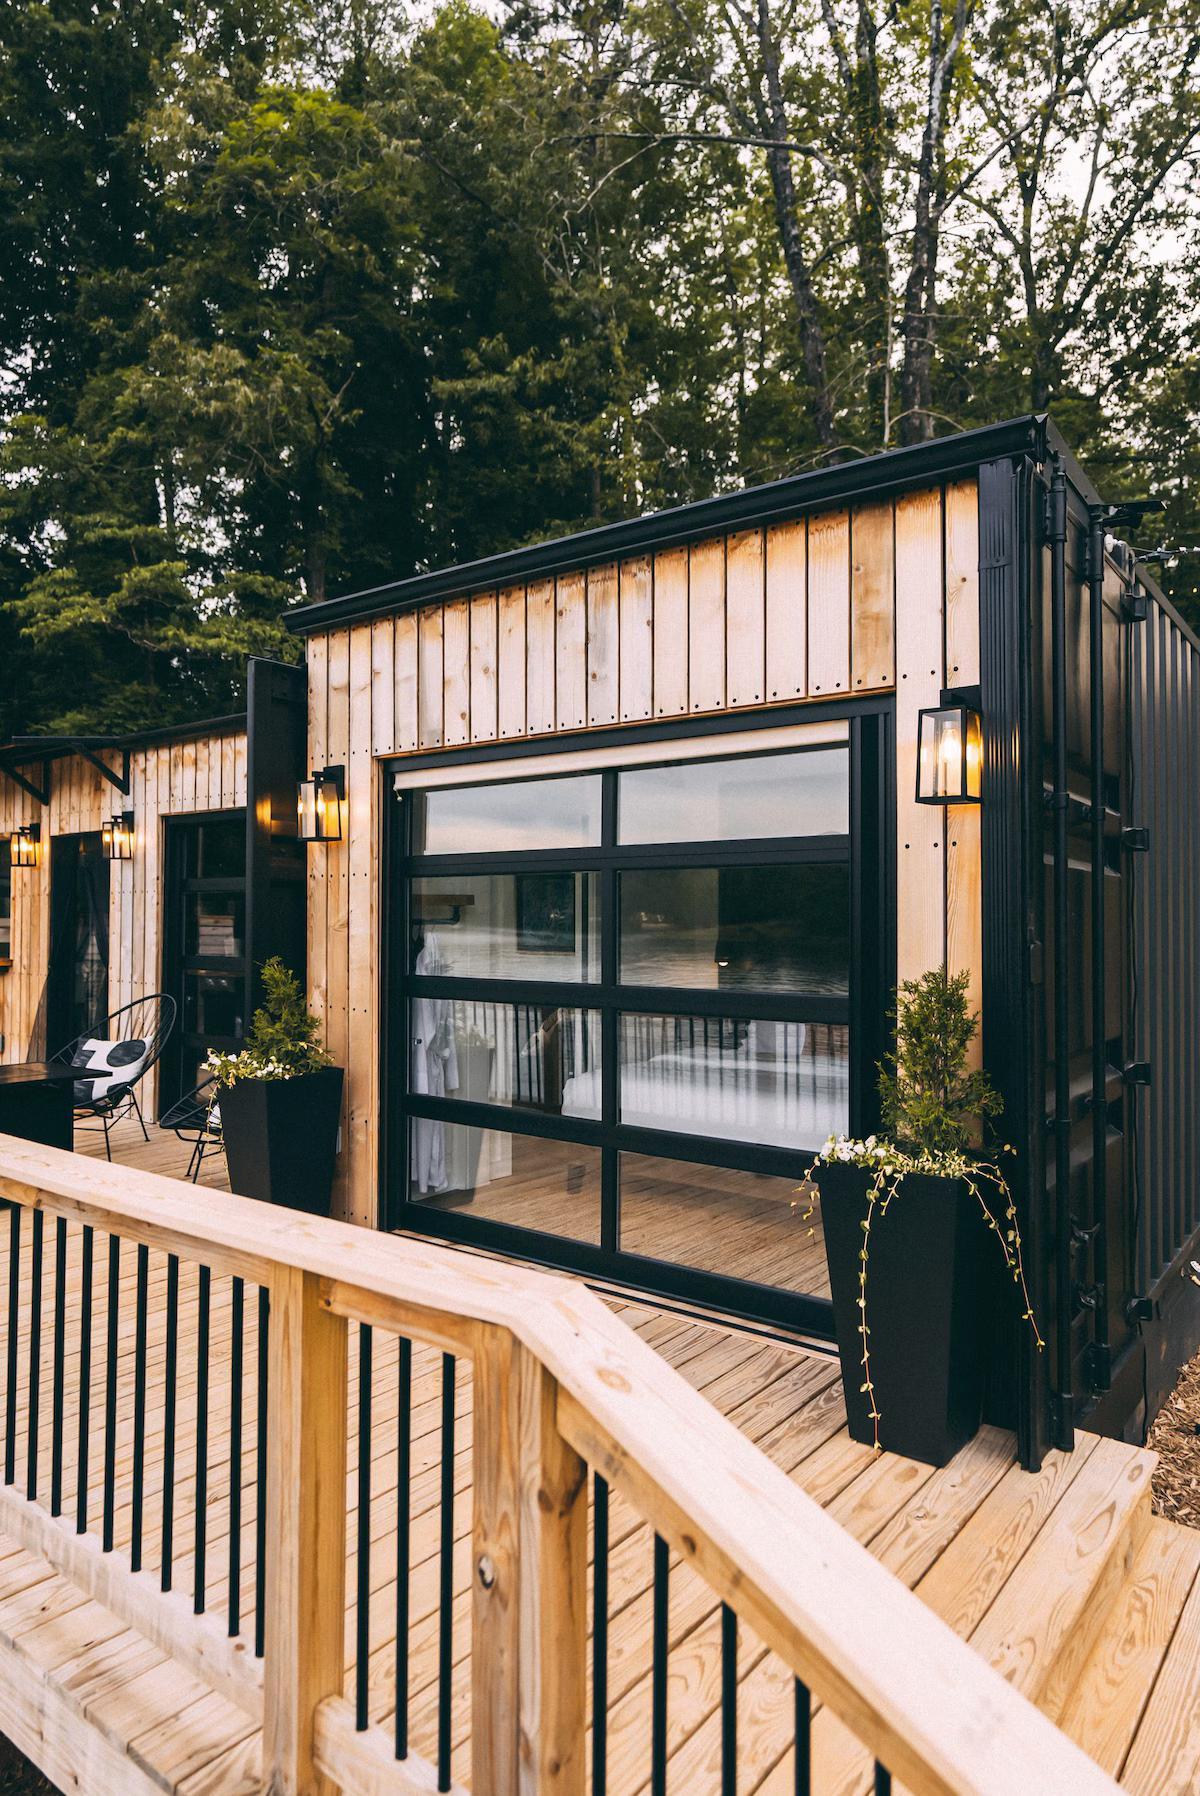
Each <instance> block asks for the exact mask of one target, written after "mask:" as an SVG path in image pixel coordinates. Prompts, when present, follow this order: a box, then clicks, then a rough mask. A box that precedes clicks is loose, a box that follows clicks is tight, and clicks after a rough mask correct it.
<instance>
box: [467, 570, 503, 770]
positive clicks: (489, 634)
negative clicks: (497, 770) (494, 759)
mask: <svg viewBox="0 0 1200 1796" xmlns="http://www.w3.org/2000/svg"><path fill="white" fill-rule="evenodd" d="M499 729H500V724H499V713H498V711H497V707H496V595H495V593H494V592H481V593H477V594H476V595H475V597H474V598H473V599H472V600H471V741H472V742H494V741H495V739H496V736H497V735H498V733H499Z"/></svg>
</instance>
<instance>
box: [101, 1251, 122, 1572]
mask: <svg viewBox="0 0 1200 1796" xmlns="http://www.w3.org/2000/svg"><path fill="white" fill-rule="evenodd" d="M120 1298H121V1238H120V1236H119V1235H110V1236H109V1237H108V1330H107V1341H106V1347H105V1354H106V1357H105V1361H104V1519H103V1523H102V1527H101V1535H100V1545H101V1548H102V1550H103V1551H104V1552H106V1553H111V1552H112V1550H113V1524H114V1521H115V1518H116V1488H117V1352H118V1348H119V1344H120V1333H119V1327H118V1324H119V1320H120V1309H119V1305H120Z"/></svg>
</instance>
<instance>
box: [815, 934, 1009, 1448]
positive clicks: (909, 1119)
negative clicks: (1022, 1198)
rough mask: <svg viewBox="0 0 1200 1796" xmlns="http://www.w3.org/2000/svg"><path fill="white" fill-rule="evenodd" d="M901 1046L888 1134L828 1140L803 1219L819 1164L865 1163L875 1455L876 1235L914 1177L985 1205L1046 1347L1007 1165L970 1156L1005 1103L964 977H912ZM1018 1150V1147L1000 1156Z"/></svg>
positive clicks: (900, 1015)
mask: <svg viewBox="0 0 1200 1796" xmlns="http://www.w3.org/2000/svg"><path fill="white" fill-rule="evenodd" d="M894 1017H895V1022H896V1048H895V1052H894V1053H893V1054H892V1055H891V1056H890V1057H889V1060H888V1061H887V1063H885V1064H884V1065H883V1066H881V1067H880V1069H879V1093H880V1100H881V1108H882V1111H883V1117H884V1121H885V1124H886V1125H887V1127H888V1133H887V1134H886V1135H868V1136H867V1137H866V1139H865V1140H854V1139H851V1138H850V1137H848V1136H845V1135H831V1136H830V1137H829V1139H828V1140H827V1141H826V1143H825V1145H824V1147H823V1148H822V1149H821V1151H820V1153H819V1154H818V1155H817V1156H816V1158H815V1159H814V1161H813V1164H812V1166H811V1167H810V1168H809V1173H808V1177H807V1179H806V1186H807V1189H808V1193H809V1196H808V1208H807V1210H806V1211H805V1214H804V1221H805V1222H807V1223H809V1225H810V1226H809V1233H810V1234H812V1233H814V1232H815V1231H814V1228H813V1226H812V1217H813V1214H814V1211H815V1207H816V1199H815V1196H814V1195H813V1190H814V1187H813V1183H812V1174H813V1172H814V1171H815V1169H816V1168H817V1167H818V1166H821V1165H827V1166H828V1165H842V1166H858V1167H861V1168H862V1169H863V1170H864V1171H866V1172H867V1173H869V1174H870V1178H869V1180H868V1184H867V1194H866V1195H867V1210H866V1215H865V1217H864V1218H863V1221H862V1225H861V1226H862V1233H863V1239H862V1246H861V1247H860V1249H859V1256H858V1257H859V1273H858V1297H857V1300H856V1302H857V1308H858V1335H859V1344H860V1346H861V1348H862V1353H861V1355H860V1360H859V1365H860V1370H861V1375H862V1381H863V1382H862V1384H861V1385H860V1386H859V1389H860V1391H861V1392H862V1393H863V1395H864V1396H865V1397H866V1398H867V1401H868V1404H869V1412H868V1413H869V1415H870V1418H871V1427H872V1430H873V1433H874V1446H875V1451H876V1452H878V1451H879V1445H880V1443H879V1422H880V1410H879V1402H878V1398H877V1396H876V1391H875V1381H874V1377H873V1375H872V1370H871V1328H870V1322H869V1320H868V1310H867V1298H868V1292H867V1285H868V1277H867V1275H868V1270H869V1267H870V1257H871V1234H872V1230H873V1228H874V1226H875V1222H876V1219H877V1218H878V1220H879V1221H882V1220H883V1219H884V1218H885V1217H886V1215H887V1212H888V1207H889V1205H890V1204H891V1202H892V1199H893V1198H894V1197H895V1196H896V1194H897V1193H898V1192H899V1191H900V1190H901V1188H902V1186H903V1184H904V1180H905V1179H906V1178H907V1177H909V1175H910V1174H925V1175H932V1176H934V1177H938V1178H947V1179H959V1180H961V1181H962V1182H963V1184H965V1185H966V1187H967V1190H968V1191H969V1192H970V1193H971V1195H972V1197H973V1198H974V1199H975V1201H976V1202H977V1203H978V1205H979V1208H980V1211H981V1213H982V1215H983V1219H984V1221H985V1223H986V1224H987V1226H988V1228H989V1229H990V1231H991V1232H992V1234H993V1235H995V1237H996V1240H997V1242H998V1243H999V1246H1000V1252H1001V1254H1002V1256H1003V1259H1004V1264H1005V1267H1006V1269H1007V1270H1008V1272H1009V1274H1010V1275H1011V1277H1012V1280H1013V1283H1014V1285H1015V1286H1016V1288H1017V1291H1018V1293H1019V1297H1020V1301H1021V1305H1022V1311H1021V1320H1022V1321H1023V1322H1027V1323H1028V1324H1029V1327H1030V1329H1031V1331H1032V1334H1033V1339H1034V1343H1035V1345H1036V1347H1037V1348H1038V1350H1039V1351H1041V1350H1042V1349H1043V1348H1044V1347H1045V1341H1044V1340H1043V1339H1042V1335H1041V1331H1040V1330H1039V1328H1038V1325H1037V1318H1036V1317H1035V1315H1034V1312H1033V1302H1032V1299H1031V1298H1030V1295H1029V1284H1028V1280H1027V1278H1026V1275H1025V1261H1024V1256H1023V1254H1022V1250H1021V1230H1020V1224H1019V1222H1018V1219H1017V1208H1016V1204H1015V1202H1014V1201H1013V1195H1012V1191H1011V1190H1010V1188H1009V1184H1008V1181H1007V1179H1006V1178H1005V1176H1004V1173H1003V1171H1002V1169H1001V1167H1000V1166H999V1165H998V1164H997V1163H996V1162H995V1161H991V1160H981V1159H980V1158H978V1156H977V1155H976V1154H975V1153H974V1152H973V1151H972V1135H973V1134H974V1133H976V1132H977V1131H978V1130H979V1128H980V1126H981V1124H982V1121H983V1119H984V1118H985V1117H988V1116H995V1115H998V1114H999V1111H1000V1109H1001V1107H1002V1106H1001V1100H1000V1097H999V1094H998V1093H997V1092H996V1090H995V1088H994V1087H993V1086H992V1084H991V1081H990V1080H989V1079H988V1077H987V1075H986V1074H985V1073H983V1072H981V1071H979V1070H968V1067H967V1054H968V1050H969V1048H970V1044H971V1040H972V1038H973V1036H974V1034H975V1031H976V1028H977V1027H978V1021H979V1019H978V1016H977V1015H976V1014H974V1013H973V1012H972V1011H971V1009H970V1006H969V1004H968V1001H967V975H966V973H958V974H949V973H947V972H946V971H945V970H944V969H943V968H934V969H933V970H931V971H930V972H928V973H926V974H925V975H924V976H923V977H922V978H921V979H916V980H907V981H906V982H905V983H904V984H903V985H901V986H900V988H899V990H898V991H897V994H896V1007H895V1012H894ZM1002 1151H1003V1152H1006V1153H1011V1152H1012V1151H1013V1150H1012V1149H1011V1148H1008V1147H1006V1148H1004V1149H1003V1150H1002ZM985 1186H990V1187H991V1188H992V1189H993V1191H994V1192H995V1194H996V1198H997V1199H998V1205H997V1207H998V1208H999V1209H1000V1212H1001V1216H1002V1218H1003V1224H1001V1223H1000V1222H998V1221H997V1219H996V1215H995V1213H994V1210H993V1206H992V1204H991V1203H989V1202H988V1199H987V1197H985V1195H984V1187H985Z"/></svg>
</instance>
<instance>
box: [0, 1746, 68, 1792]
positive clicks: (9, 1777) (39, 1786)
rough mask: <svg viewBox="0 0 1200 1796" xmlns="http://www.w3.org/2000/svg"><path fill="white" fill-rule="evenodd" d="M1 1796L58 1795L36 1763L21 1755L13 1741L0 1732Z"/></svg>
mask: <svg viewBox="0 0 1200 1796" xmlns="http://www.w3.org/2000/svg"><path fill="white" fill-rule="evenodd" d="M0 1796H58V1791H57V1789H56V1788H55V1786H54V1785H53V1784H52V1783H49V1782H47V1780H46V1779H45V1778H44V1777H43V1776H42V1774H41V1772H40V1771H39V1770H38V1768H37V1766H36V1765H31V1764H30V1762H29V1760H28V1759H24V1758H22V1757H21V1754H20V1753H19V1752H18V1751H17V1749H16V1747H15V1746H14V1745H13V1744H12V1742H11V1741H9V1740H6V1739H5V1738H4V1735H3V1734H0Z"/></svg>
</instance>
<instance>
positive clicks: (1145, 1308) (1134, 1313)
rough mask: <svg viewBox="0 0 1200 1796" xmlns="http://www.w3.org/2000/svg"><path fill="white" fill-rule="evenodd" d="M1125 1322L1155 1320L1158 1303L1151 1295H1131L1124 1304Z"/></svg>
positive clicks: (1156, 1318) (1156, 1319)
mask: <svg viewBox="0 0 1200 1796" xmlns="http://www.w3.org/2000/svg"><path fill="white" fill-rule="evenodd" d="M1125 1320H1126V1321H1127V1322H1157V1321H1158V1304H1157V1303H1156V1301H1155V1300H1154V1298H1153V1297H1131V1298H1130V1299H1129V1302H1128V1303H1127V1304H1126V1305H1125Z"/></svg>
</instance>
